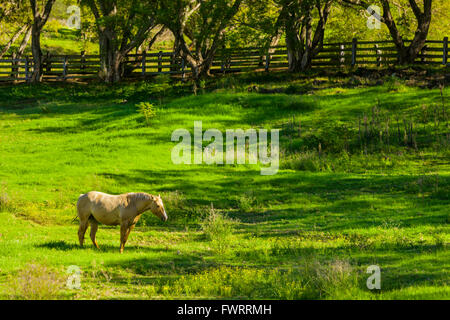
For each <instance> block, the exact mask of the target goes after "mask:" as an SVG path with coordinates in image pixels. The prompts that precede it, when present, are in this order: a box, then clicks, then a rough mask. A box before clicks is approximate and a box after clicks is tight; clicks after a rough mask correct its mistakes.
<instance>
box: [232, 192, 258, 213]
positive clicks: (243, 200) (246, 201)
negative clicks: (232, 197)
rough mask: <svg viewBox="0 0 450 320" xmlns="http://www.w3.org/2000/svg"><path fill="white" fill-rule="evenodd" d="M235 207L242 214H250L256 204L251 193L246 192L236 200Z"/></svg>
mask: <svg viewBox="0 0 450 320" xmlns="http://www.w3.org/2000/svg"><path fill="white" fill-rule="evenodd" d="M236 201H237V206H238V208H239V209H240V210H241V211H242V212H250V211H251V210H252V207H253V205H254V204H255V202H256V199H255V197H254V196H253V194H252V193H251V192H247V193H245V194H243V195H241V196H239V197H237V199H236Z"/></svg>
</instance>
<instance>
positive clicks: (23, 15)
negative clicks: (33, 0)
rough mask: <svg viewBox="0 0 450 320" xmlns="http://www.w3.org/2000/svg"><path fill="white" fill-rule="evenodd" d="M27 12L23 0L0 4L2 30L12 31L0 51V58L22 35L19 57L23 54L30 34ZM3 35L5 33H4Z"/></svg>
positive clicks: (12, 0)
mask: <svg viewBox="0 0 450 320" xmlns="http://www.w3.org/2000/svg"><path fill="white" fill-rule="evenodd" d="M28 10H29V8H28V7H27V6H26V1H25V0H10V1H8V2H5V3H2V4H0V24H2V29H3V28H4V29H9V30H14V31H13V33H12V34H11V35H10V37H9V38H8V41H7V42H6V44H5V45H4V46H3V47H2V48H1V49H0V58H2V57H3V56H4V55H5V54H6V53H7V52H8V51H9V50H10V48H11V46H12V45H13V44H14V43H15V42H16V41H17V40H18V39H19V38H20V37H21V36H22V35H23V36H24V37H23V40H22V42H21V45H20V47H19V50H18V51H19V53H20V55H21V54H22V53H23V50H24V49H25V46H26V44H27V43H28V40H29V37H30V34H31V21H30V20H29V19H28V16H27V12H28ZM5 33H7V32H6V31H5ZM24 41H25V45H24Z"/></svg>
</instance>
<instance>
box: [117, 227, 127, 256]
mask: <svg viewBox="0 0 450 320" xmlns="http://www.w3.org/2000/svg"><path fill="white" fill-rule="evenodd" d="M127 231H128V221H122V223H121V224H120V250H119V252H120V253H123V249H124V247H125V242H126V241H127V240H126V238H127Z"/></svg>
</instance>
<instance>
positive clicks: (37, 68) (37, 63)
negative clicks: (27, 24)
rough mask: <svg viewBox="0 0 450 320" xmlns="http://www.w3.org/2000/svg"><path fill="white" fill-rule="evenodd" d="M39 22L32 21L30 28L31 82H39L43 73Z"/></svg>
mask: <svg viewBox="0 0 450 320" xmlns="http://www.w3.org/2000/svg"><path fill="white" fill-rule="evenodd" d="M38 24H39V22H36V21H35V22H34V23H33V26H32V29H31V52H32V53H33V74H32V76H31V82H33V83H35V82H41V81H42V75H43V68H42V65H43V63H42V62H43V61H42V51H41V29H40V28H39V26H38Z"/></svg>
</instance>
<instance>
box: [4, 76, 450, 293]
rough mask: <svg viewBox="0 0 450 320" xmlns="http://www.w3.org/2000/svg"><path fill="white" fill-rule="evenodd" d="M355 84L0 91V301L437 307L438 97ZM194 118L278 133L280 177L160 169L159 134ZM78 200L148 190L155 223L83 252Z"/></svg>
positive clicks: (267, 82) (445, 154)
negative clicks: (372, 280)
mask: <svg viewBox="0 0 450 320" xmlns="http://www.w3.org/2000/svg"><path fill="white" fill-rule="evenodd" d="M352 81H353V80H352ZM358 81H359V83H357V84H355V83H354V82H355V81H353V82H351V81H350V82H349V81H348V80H345V79H343V78H342V79H341V78H339V77H321V78H320V77H315V78H311V80H308V79H307V78H302V77H300V76H294V75H282V74H280V75H277V74H271V75H264V74H255V75H241V76H239V77H238V76H235V77H232V76H223V77H221V78H218V79H212V80H208V81H206V82H202V83H201V88H200V89H199V90H198V92H197V95H194V94H193V93H192V85H191V84H190V83H182V82H177V81H172V82H169V80H168V79H167V78H164V77H160V78H157V79H156V81H155V80H154V81H148V82H136V83H131V84H122V85H116V86H112V87H108V86H105V85H102V84H95V83H91V84H88V85H86V84H42V85H39V86H29V85H16V86H1V87H0V298H3V299H5V298H8V299H9V298H14V299H29V298H35V299H40V298H46V299H48V298H50V299H52V298H58V299H66V298H67V299H129V298H133V299H177V298H206V299H211V298H233V299H234V298H243V299H247V298H252V299H260V298H264V299H449V298H450V289H449V272H450V252H449V250H448V244H449V242H450V241H449V239H450V234H449V231H450V229H449V221H450V219H449V204H450V199H449V194H450V161H449V159H450V152H449V143H450V140H449V130H448V108H446V106H445V101H448V98H449V94H448V90H445V89H443V90H442V91H441V90H440V89H439V88H434V89H423V88H419V87H418V86H407V85H406V84H405V82H404V81H401V80H399V79H396V78H389V79H386V81H384V82H383V83H378V84H377V85H373V83H371V82H370V81H360V80H358ZM249 88H250V89H249ZM441 92H442V95H441ZM140 102H151V103H153V105H154V108H155V111H156V116H155V117H154V118H151V119H149V121H148V122H146V121H145V120H144V119H143V115H142V114H141V113H139V111H138V107H137V105H138V104H139V103H140ZM198 120H201V121H203V130H206V129H208V128H217V129H219V130H222V131H223V132H225V130H226V129H236V128H242V129H248V128H266V129H272V128H279V129H280V130H281V131H280V144H281V155H280V170H279V172H278V173H277V174H276V175H272V176H262V175H260V165H248V164H246V165H206V164H203V165H174V164H173V163H172V162H171V150H172V148H173V147H174V146H175V145H176V143H174V142H171V139H170V138H171V133H172V132H173V130H175V129H177V128H186V129H188V130H189V131H190V132H193V125H194V121H198ZM411 127H412V129H411V130H410V128H411ZM90 190H98V191H103V192H107V193H113V194H119V193H124V192H133V191H135V192H138V191H142V192H149V193H153V194H158V193H160V194H161V196H162V198H163V200H164V203H165V206H166V210H167V212H168V215H169V220H168V221H167V222H166V223H163V222H161V221H159V220H158V219H157V218H156V217H154V216H153V215H152V214H151V213H148V214H146V215H145V216H144V217H143V218H142V219H141V221H140V222H139V223H138V226H137V227H136V228H135V230H134V231H133V232H132V233H131V235H130V238H129V240H128V243H127V245H126V247H125V252H124V253H123V254H122V255H121V254H119V252H118V251H119V250H118V249H119V230H118V228H117V227H108V226H100V228H99V232H98V233H97V241H98V243H99V245H100V250H97V249H95V248H94V247H93V246H92V245H91V243H90V240H89V238H88V237H87V239H86V244H87V245H86V246H85V247H84V248H80V247H79V246H78V239H77V229H78V223H77V221H73V219H74V217H75V216H76V208H75V203H76V200H77V198H78V196H79V194H80V193H84V192H87V191H90ZM70 265H76V266H79V268H80V269H81V270H82V274H81V289H78V290H77V289H68V288H67V287H66V280H67V277H68V274H67V273H66V271H67V268H68V267H69V266H70ZM370 265H378V266H379V267H380V268H381V290H369V289H368V288H367V287H366V280H367V278H368V277H369V276H370V274H368V273H366V269H367V267H368V266H370Z"/></svg>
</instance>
